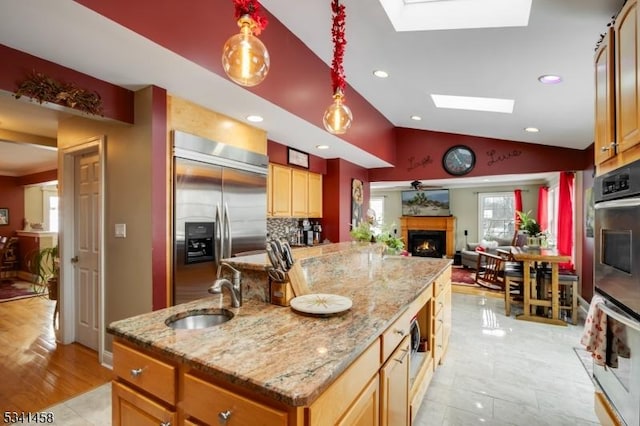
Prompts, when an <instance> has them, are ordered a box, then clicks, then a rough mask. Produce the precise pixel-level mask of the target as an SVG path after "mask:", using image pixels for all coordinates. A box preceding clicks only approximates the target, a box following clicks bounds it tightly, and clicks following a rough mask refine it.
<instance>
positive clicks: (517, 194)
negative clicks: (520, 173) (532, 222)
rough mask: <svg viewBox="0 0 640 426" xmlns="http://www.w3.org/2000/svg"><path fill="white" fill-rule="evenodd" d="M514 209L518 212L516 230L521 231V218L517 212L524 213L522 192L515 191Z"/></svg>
mask: <svg viewBox="0 0 640 426" xmlns="http://www.w3.org/2000/svg"><path fill="white" fill-rule="evenodd" d="M513 201H514V208H515V210H516V230H518V229H520V216H518V213H517V212H521V211H522V190H521V189H516V190H514V191H513Z"/></svg>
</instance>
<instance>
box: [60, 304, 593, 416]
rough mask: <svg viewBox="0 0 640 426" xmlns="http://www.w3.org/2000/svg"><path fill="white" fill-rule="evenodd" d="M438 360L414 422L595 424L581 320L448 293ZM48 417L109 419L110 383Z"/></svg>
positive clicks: (69, 402) (62, 406) (79, 397)
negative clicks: (555, 321)
mask: <svg viewBox="0 0 640 426" xmlns="http://www.w3.org/2000/svg"><path fill="white" fill-rule="evenodd" d="M452 316H453V330H452V333H451V338H450V343H449V351H448V353H447V356H446V358H445V362H444V364H443V365H442V366H441V367H440V368H439V369H438V370H437V371H436V373H435V375H434V377H433V381H432V382H431V385H430V387H429V391H428V392H427V395H426V401H425V402H424V404H423V405H422V408H421V410H420V411H419V412H418V414H417V417H416V419H415V422H414V425H415V426H432V425H434V426H435V425H447V426H458V425H459V426H470V425H516V426H525V425H526V426H537V425H540V426H542V425H545V426H564V425H567V426H568V425H572V426H576V425H598V424H599V423H598V419H597V418H596V417H595V414H594V411H593V384H592V383H591V380H590V378H589V375H588V373H587V372H586V371H585V369H584V367H583V365H582V364H581V363H580V361H579V359H578V356H576V353H575V352H574V350H573V348H574V347H580V343H579V338H580V335H581V333H582V328H583V326H582V325H578V326H572V325H569V326H568V327H558V326H552V325H546V324H537V323H532V322H526V321H517V320H516V319H515V318H514V317H513V316H512V317H510V318H507V317H505V316H504V302H503V300H502V299H498V298H485V297H482V296H475V295H465V294H455V293H454V294H453V313H452ZM48 411H53V412H54V414H55V420H56V421H55V424H59V425H64V426H107V425H110V424H111V387H110V384H107V385H103V386H101V387H99V388H97V389H94V390H92V391H91V392H87V393H85V394H83V395H80V396H78V397H76V398H73V399H71V400H68V401H66V402H64V403H62V404H59V405H56V406H54V407H51V408H50V409H49V410H48Z"/></svg>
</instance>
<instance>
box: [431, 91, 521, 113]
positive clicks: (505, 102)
mask: <svg viewBox="0 0 640 426" xmlns="http://www.w3.org/2000/svg"><path fill="white" fill-rule="evenodd" d="M431 99H433V103H434V104H435V105H436V107H438V108H451V109H466V110H471V111H488V112H502V113H507V114H511V113H513V104H514V100H513V99H499V98H476V97H472V96H449V95H431Z"/></svg>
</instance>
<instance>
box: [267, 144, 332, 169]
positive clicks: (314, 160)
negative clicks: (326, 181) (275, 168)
mask: <svg viewBox="0 0 640 426" xmlns="http://www.w3.org/2000/svg"><path fill="white" fill-rule="evenodd" d="M267 156H268V157H269V162H270V163H276V164H283V165H285V166H290V164H288V161H287V159H288V147H287V146H286V145H282V144H280V143H278V142H274V141H272V140H269V141H268V143H267ZM291 167H297V166H295V165H293V166H291ZM309 171H310V172H313V173H319V174H321V175H324V174H326V173H327V160H325V159H324V158H320V157H317V156H315V155H313V154H309Z"/></svg>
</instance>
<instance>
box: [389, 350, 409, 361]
mask: <svg viewBox="0 0 640 426" xmlns="http://www.w3.org/2000/svg"><path fill="white" fill-rule="evenodd" d="M402 352H404V354H403V355H402V356H401V357H400V359H398V358H394V359H393V360H394V361H396V362H399V363H400V364H402V363H403V362H404V359H405V358H406V357H407V355H408V354H409V349H402Z"/></svg>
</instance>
